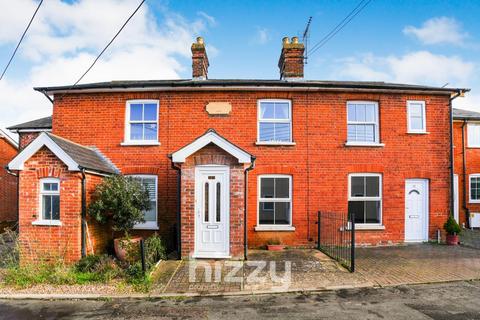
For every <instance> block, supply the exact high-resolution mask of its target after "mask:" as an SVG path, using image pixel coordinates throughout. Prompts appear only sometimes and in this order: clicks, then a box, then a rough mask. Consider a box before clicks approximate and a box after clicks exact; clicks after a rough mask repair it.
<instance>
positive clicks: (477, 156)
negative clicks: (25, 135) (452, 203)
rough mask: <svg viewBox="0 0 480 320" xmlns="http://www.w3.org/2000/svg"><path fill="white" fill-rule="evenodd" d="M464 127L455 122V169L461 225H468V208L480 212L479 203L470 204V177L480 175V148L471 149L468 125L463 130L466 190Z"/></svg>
mask: <svg viewBox="0 0 480 320" xmlns="http://www.w3.org/2000/svg"><path fill="white" fill-rule="evenodd" d="M462 127H463V121H455V122H454V123H453V138H454V140H453V145H454V148H453V154H454V167H455V174H457V175H458V206H459V213H458V215H459V218H460V224H463V223H466V220H467V218H466V210H465V208H468V209H469V210H470V212H480V204H479V203H470V202H469V198H470V196H469V192H470V185H469V178H468V177H469V175H470V174H478V173H480V149H479V148H470V147H468V138H467V125H465V127H464V128H463V130H464V133H465V158H466V162H465V164H466V171H465V180H466V188H464V176H463V173H464V172H463V147H462ZM464 192H465V195H466V197H465V198H466V202H465V206H464V202H463V201H464Z"/></svg>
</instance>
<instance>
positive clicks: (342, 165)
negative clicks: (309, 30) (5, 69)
mask: <svg viewBox="0 0 480 320" xmlns="http://www.w3.org/2000/svg"><path fill="white" fill-rule="evenodd" d="M191 49H192V56H193V59H192V67H193V77H192V79H186V80H149V81H112V82H103V83H91V84H81V85H77V86H75V87H73V88H71V87H69V86H59V87H42V88H36V90H37V91H39V92H41V93H43V94H45V95H47V96H49V97H52V98H53V115H52V119H51V131H45V132H41V133H40V134H38V133H37V134H38V136H37V137H35V138H34V139H33V140H32V137H31V136H30V137H28V138H25V139H22V138H21V141H24V142H25V143H24V144H23V143H22V151H21V152H20V153H19V155H18V156H17V157H16V158H15V159H14V160H12V161H11V162H10V164H9V168H10V170H12V171H15V172H18V174H19V177H20V200H19V201H20V239H21V243H22V258H23V259H27V260H28V259H30V260H37V259H40V258H46V257H50V256H55V255H60V256H62V257H64V259H65V260H66V261H69V262H71V261H75V260H78V259H79V258H80V257H81V256H82V255H85V254H89V253H92V252H99V251H102V250H105V247H106V245H107V244H108V243H109V241H110V240H111V239H110V238H111V232H109V231H108V230H106V228H105V227H102V226H99V225H96V224H95V223H94V222H93V221H92V220H91V219H90V218H89V217H88V216H87V214H86V207H87V206H88V203H89V201H90V197H91V193H92V191H93V190H94V188H95V185H97V184H98V183H99V182H100V181H101V179H102V177H104V176H105V175H109V174H113V173H117V172H120V173H122V174H124V175H132V176H136V177H137V178H138V179H140V180H141V181H142V183H143V184H144V185H145V186H146V188H147V189H148V191H149V192H150V196H151V201H152V203H153V204H154V205H153V208H152V209H151V210H150V211H149V212H145V220H146V222H145V223H144V224H141V225H138V226H136V228H135V233H136V234H139V235H148V234H151V233H152V232H159V233H160V234H161V235H162V236H163V237H164V238H165V239H166V240H167V241H168V242H169V243H170V245H171V247H172V248H177V249H180V252H181V256H182V257H183V258H230V257H232V258H243V256H244V249H245V248H246V247H247V246H248V247H258V246H261V245H264V244H265V243H266V242H267V241H269V240H270V239H278V240H280V241H281V242H282V243H283V244H285V245H290V246H314V245H315V239H316V236H317V235H316V233H317V231H316V230H317V227H316V224H315V223H316V220H317V211H319V210H327V211H333V212H347V211H350V212H355V218H356V226H357V230H358V232H357V243H359V244H370V245H382V244H389V243H403V242H422V241H427V240H429V239H432V238H435V237H436V233H437V230H439V229H442V225H443V223H444V222H445V220H446V218H447V216H448V214H449V212H450V202H451V199H452V197H451V193H452V190H451V176H452V174H453V173H452V171H451V166H450V163H451V152H450V150H451V149H450V139H451V135H450V133H451V128H450V125H451V103H450V102H451V98H452V97H455V96H457V95H459V94H462V93H463V92H465V91H467V90H465V89H456V88H438V87H430V86H418V85H406V84H393V83H384V82H347V81H310V80H304V79H303V69H304V64H303V62H304V57H303V53H304V46H303V44H302V43H299V42H298V39H297V38H296V37H294V38H292V39H289V38H284V39H283V44H282V50H281V55H280V59H279V62H278V66H279V68H280V79H279V80H213V79H209V78H208V67H209V60H208V58H207V54H206V50H205V45H204V42H203V39H202V38H198V39H197V42H195V43H194V44H193V45H192V48H191ZM33 126H35V122H34V125H33ZM16 127H18V126H16ZM23 128H24V130H27V128H26V126H23ZM21 135H22V134H21ZM30 140H31V142H30ZM28 143H29V144H28ZM27 144H28V145H27Z"/></svg>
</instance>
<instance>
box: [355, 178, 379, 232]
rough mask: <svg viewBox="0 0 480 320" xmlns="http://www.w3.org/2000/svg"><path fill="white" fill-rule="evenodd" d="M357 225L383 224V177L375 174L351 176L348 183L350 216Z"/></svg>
mask: <svg viewBox="0 0 480 320" xmlns="http://www.w3.org/2000/svg"><path fill="white" fill-rule="evenodd" d="M352 213H354V214H355V223H360V224H381V223H382V176H381V175H379V174H373V173H360V174H351V175H350V176H349V181H348V214H349V215H351V214H352Z"/></svg>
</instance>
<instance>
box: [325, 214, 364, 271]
mask: <svg viewBox="0 0 480 320" xmlns="http://www.w3.org/2000/svg"><path fill="white" fill-rule="evenodd" d="M317 227H318V239H317V248H318V250H320V251H322V252H323V253H325V254H326V255H327V256H329V257H330V258H332V259H335V260H337V261H338V262H339V263H340V264H342V265H343V266H344V267H345V268H347V269H348V270H349V271H350V272H354V271H355V215H354V214H351V215H349V214H348V213H340V212H326V211H319V212H318V221H317Z"/></svg>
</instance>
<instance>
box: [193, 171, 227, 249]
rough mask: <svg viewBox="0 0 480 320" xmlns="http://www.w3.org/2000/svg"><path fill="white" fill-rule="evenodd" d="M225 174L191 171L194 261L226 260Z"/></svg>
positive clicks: (223, 172)
mask: <svg viewBox="0 0 480 320" xmlns="http://www.w3.org/2000/svg"><path fill="white" fill-rule="evenodd" d="M229 173H230V171H229V167H228V166H216V165H215V166H214V165H206V166H197V167H196V168H195V252H194V256H193V257H194V258H229V254H230V250H229V244H230V233H229V230H230V229H229V225H230V223H229V220H230V201H229V200H230V174H229Z"/></svg>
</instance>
